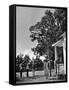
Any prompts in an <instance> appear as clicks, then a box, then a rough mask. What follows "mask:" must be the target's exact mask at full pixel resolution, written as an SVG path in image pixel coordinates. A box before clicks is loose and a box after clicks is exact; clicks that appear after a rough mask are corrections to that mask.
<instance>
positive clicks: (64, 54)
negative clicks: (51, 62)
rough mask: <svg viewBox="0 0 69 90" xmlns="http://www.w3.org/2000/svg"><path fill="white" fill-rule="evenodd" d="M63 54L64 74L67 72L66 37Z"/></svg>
mask: <svg viewBox="0 0 69 90" xmlns="http://www.w3.org/2000/svg"><path fill="white" fill-rule="evenodd" d="M63 56H64V74H66V39H64V43H63Z"/></svg>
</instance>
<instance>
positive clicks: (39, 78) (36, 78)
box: [16, 71, 60, 83]
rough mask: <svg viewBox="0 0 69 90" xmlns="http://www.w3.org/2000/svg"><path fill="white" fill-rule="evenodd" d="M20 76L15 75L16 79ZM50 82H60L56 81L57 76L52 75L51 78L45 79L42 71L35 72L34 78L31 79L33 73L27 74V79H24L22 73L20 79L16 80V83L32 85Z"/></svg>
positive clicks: (24, 73) (24, 74)
mask: <svg viewBox="0 0 69 90" xmlns="http://www.w3.org/2000/svg"><path fill="white" fill-rule="evenodd" d="M19 76H20V74H19V73H17V77H19ZM49 81H50V82H51V81H60V79H57V76H55V75H52V76H51V77H47V76H45V75H44V71H35V76H34V77H33V73H32V72H29V77H28V78H27V77H26V72H23V75H22V78H21V79H18V80H17V82H16V83H33V82H49Z"/></svg>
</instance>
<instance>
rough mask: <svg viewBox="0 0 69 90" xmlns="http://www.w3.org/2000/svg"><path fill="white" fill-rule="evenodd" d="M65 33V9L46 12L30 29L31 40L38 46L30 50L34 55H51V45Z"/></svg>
mask: <svg viewBox="0 0 69 90" xmlns="http://www.w3.org/2000/svg"><path fill="white" fill-rule="evenodd" d="M64 31H66V9H56V10H54V12H51V11H50V10H46V12H45V15H44V16H43V17H42V18H41V21H40V22H37V23H36V24H35V25H34V26H31V27H30V32H31V35H30V37H31V40H32V41H35V40H37V42H38V44H37V46H36V47H34V48H32V50H33V51H34V54H39V55H45V54H47V55H48V57H49V58H51V57H52V56H51V55H53V49H52V44H53V43H54V42H56V41H57V40H58V37H59V36H60V35H61V34H62V33H63V32H64Z"/></svg>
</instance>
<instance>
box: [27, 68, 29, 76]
mask: <svg viewBox="0 0 69 90" xmlns="http://www.w3.org/2000/svg"><path fill="white" fill-rule="evenodd" d="M27 77H29V70H28V69H27Z"/></svg>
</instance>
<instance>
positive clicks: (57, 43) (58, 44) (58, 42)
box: [52, 32, 66, 47]
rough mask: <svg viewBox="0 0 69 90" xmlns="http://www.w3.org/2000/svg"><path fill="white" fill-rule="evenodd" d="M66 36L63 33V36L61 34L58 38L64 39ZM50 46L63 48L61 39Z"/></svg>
mask: <svg viewBox="0 0 69 90" xmlns="http://www.w3.org/2000/svg"><path fill="white" fill-rule="evenodd" d="M65 36H66V33H65V32H64V33H63V34H61V36H60V37H65ZM52 46H59V47H61V46H63V39H62V38H61V39H60V40H58V41H57V42H56V43H54V44H52Z"/></svg>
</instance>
